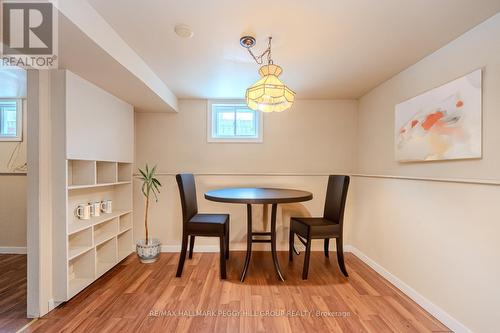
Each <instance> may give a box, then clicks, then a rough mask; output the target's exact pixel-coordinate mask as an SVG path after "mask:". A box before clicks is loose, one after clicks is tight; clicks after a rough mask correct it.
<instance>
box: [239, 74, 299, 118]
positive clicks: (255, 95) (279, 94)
mask: <svg viewBox="0 0 500 333" xmlns="http://www.w3.org/2000/svg"><path fill="white" fill-rule="evenodd" d="M281 72H283V70H282V69H281V67H280V66H277V65H274V64H268V65H264V66H262V67H261V68H260V69H259V74H260V76H261V78H260V80H259V81H257V82H255V83H254V84H253V85H252V86H250V88H248V89H247V92H246V100H247V105H248V107H249V108H250V109H252V110H260V111H262V112H281V111H284V110H286V109H289V108H290V107H291V106H292V104H293V101H294V99H295V93H294V92H293V91H292V90H290V88H288V87H287V86H286V85H285V84H284V83H283V82H281V80H280V79H279V78H278V76H279V75H280V74H281Z"/></svg>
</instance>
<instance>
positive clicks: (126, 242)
mask: <svg viewBox="0 0 500 333" xmlns="http://www.w3.org/2000/svg"><path fill="white" fill-rule="evenodd" d="M133 245H134V244H133V238H132V230H130V229H129V230H127V231H125V232H124V233H122V234H120V235H118V261H122V260H123V259H125V258H126V257H127V256H128V255H129V254H130V253H132V251H133Z"/></svg>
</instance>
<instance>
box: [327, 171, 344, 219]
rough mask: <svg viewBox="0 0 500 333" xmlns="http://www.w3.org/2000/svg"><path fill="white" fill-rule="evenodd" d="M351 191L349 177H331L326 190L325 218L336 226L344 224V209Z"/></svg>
mask: <svg viewBox="0 0 500 333" xmlns="http://www.w3.org/2000/svg"><path fill="white" fill-rule="evenodd" d="M348 189H349V176H341V175H330V176H329V177H328V187H327V189H326V200H325V211H324V213H323V217H324V218H325V219H327V220H329V221H332V222H334V223H336V224H340V227H341V228H342V225H343V223H344V209H345V202H346V199H347V190H348Z"/></svg>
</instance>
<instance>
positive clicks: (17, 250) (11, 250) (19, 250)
mask: <svg viewBox="0 0 500 333" xmlns="http://www.w3.org/2000/svg"><path fill="white" fill-rule="evenodd" d="M26 253H28V251H27V249H26V247H18V246H0V254H26Z"/></svg>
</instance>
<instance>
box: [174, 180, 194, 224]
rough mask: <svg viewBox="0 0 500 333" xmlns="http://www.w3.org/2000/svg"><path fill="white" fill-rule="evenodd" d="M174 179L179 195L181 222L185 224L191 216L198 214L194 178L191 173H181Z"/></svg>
mask: <svg viewBox="0 0 500 333" xmlns="http://www.w3.org/2000/svg"><path fill="white" fill-rule="evenodd" d="M175 179H176V180H177V185H178V186H179V194H180V195H181V205H182V222H183V223H187V222H188V221H189V220H190V219H191V218H192V217H193V216H195V215H196V214H198V202H197V201H196V184H195V182H194V176H193V174H191V173H181V174H178V175H176V176H175Z"/></svg>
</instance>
